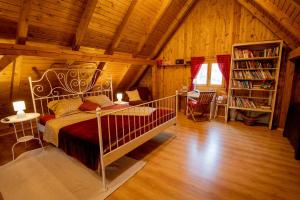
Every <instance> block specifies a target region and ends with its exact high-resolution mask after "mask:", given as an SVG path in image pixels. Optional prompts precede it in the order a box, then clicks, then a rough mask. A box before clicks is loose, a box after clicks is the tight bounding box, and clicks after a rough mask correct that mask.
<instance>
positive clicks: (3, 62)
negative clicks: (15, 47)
mask: <svg viewBox="0 0 300 200" xmlns="http://www.w3.org/2000/svg"><path fill="white" fill-rule="evenodd" d="M17 57H18V56H17V55H5V56H3V57H2V58H1V59H0V72H1V71H2V70H3V69H4V68H5V67H6V66H8V65H9V64H10V63H12V62H13V61H14V60H15V59H16V58H17Z"/></svg>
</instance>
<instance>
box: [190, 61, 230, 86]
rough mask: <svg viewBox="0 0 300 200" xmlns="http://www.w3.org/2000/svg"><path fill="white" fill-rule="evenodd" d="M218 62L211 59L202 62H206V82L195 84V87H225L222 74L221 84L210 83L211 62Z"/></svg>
mask: <svg viewBox="0 0 300 200" xmlns="http://www.w3.org/2000/svg"><path fill="white" fill-rule="evenodd" d="M213 63H217V64H218V62H217V61H216V60H211V61H207V62H204V63H203V64H207V80H206V84H195V86H196V88H197V87H211V88H225V80H224V77H223V75H222V84H221V85H216V84H211V72H212V64H213Z"/></svg>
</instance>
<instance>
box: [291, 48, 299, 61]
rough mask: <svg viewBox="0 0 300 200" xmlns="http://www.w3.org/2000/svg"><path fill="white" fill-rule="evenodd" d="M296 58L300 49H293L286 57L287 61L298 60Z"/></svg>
mask: <svg viewBox="0 0 300 200" xmlns="http://www.w3.org/2000/svg"><path fill="white" fill-rule="evenodd" d="M298 58H300V47H298V48H296V49H294V50H293V51H291V52H290V53H289V55H288V59H289V60H295V59H298Z"/></svg>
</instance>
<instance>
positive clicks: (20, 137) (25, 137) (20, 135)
mask: <svg viewBox="0 0 300 200" xmlns="http://www.w3.org/2000/svg"><path fill="white" fill-rule="evenodd" d="M39 116H40V114H39V113H25V116H24V117H22V118H18V117H17V115H12V116H9V117H6V118H3V119H1V123H4V124H12V125H13V127H14V132H15V136H16V139H17V142H16V143H15V144H14V145H13V146H12V148H11V151H12V155H13V160H14V159H15V152H14V148H15V146H16V145H17V144H18V143H21V142H25V144H26V142H27V141H30V140H38V141H39V143H40V145H41V147H42V148H43V143H42V141H41V139H40V133H39V130H38V129H36V131H37V133H38V137H35V136H34V132H35V131H34V130H33V126H32V123H33V122H32V120H35V123H36V126H37V119H38V118H39ZM26 121H29V122H30V128H29V130H30V134H26V132H25V129H24V122H26ZM17 124H20V126H21V127H19V130H18V128H17Z"/></svg>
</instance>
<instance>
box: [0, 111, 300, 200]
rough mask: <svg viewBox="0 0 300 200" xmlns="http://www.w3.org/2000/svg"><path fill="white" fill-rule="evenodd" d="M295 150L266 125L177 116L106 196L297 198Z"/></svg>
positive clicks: (299, 177) (299, 174)
mask: <svg viewBox="0 0 300 200" xmlns="http://www.w3.org/2000/svg"><path fill="white" fill-rule="evenodd" d="M174 134H176V135H177V137H176V138H174V137H173V135H174ZM3 138H5V137H2V138H0V142H1V151H2V150H3V151H4V146H6V148H7V149H9V151H7V150H6V153H3V151H2V152H0V153H1V154H0V155H1V158H0V163H2V164H3V163H5V162H7V159H8V157H9V156H10V153H9V152H10V146H9V145H10V144H9V141H10V140H8V139H7V141H6V143H5V144H4V145H3V141H4V139H3ZM6 138H7V137H6ZM293 153H294V151H293V149H292V147H291V145H290V144H289V143H288V141H287V139H286V138H283V137H282V135H281V133H280V132H277V131H269V130H268V129H267V128H266V127H249V126H245V125H243V124H241V123H239V122H230V123H228V124H225V123H223V122H222V120H217V121H211V122H193V121H191V120H187V119H186V118H185V116H184V115H180V116H179V121H178V124H177V126H174V127H171V128H169V129H168V130H166V131H165V132H164V133H163V134H160V135H159V136H158V137H156V138H155V139H153V140H151V141H150V142H148V143H146V144H144V145H142V146H141V147H139V148H138V149H136V150H135V151H133V152H132V153H130V156H132V157H135V158H138V159H144V160H146V161H147V164H146V166H145V167H144V168H143V169H142V170H141V171H140V172H138V173H137V174H136V175H135V176H134V177H133V178H131V179H130V180H129V181H128V182H126V183H125V184H124V185H123V186H122V187H120V188H119V189H118V190H117V191H115V192H114V193H113V194H112V195H111V196H110V197H108V199H109V200H115V199H116V200H117V199H122V200H126V199H155V200H160V199H184V200H186V199H188V200H189V199H197V200H199V199H205V200H208V199H230V200H232V199H243V200H244V199H247V200H248V199H260V200H267V199H288V200H300V161H296V160H294V154H293ZM4 154H5V155H6V154H9V156H8V155H6V156H5V155H4ZM5 159H6V161H4V160H5Z"/></svg>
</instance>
